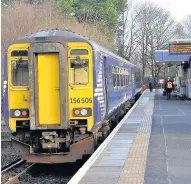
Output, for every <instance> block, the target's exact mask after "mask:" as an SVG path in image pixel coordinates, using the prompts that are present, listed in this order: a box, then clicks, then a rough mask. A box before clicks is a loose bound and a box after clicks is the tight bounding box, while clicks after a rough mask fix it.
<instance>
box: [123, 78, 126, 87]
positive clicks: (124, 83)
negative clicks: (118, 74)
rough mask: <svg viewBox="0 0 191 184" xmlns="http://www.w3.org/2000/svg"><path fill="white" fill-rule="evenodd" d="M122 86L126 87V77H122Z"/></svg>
mask: <svg viewBox="0 0 191 184" xmlns="http://www.w3.org/2000/svg"><path fill="white" fill-rule="evenodd" d="M123 85H124V86H126V77H125V75H123Z"/></svg>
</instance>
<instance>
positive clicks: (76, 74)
mask: <svg viewBox="0 0 191 184" xmlns="http://www.w3.org/2000/svg"><path fill="white" fill-rule="evenodd" d="M88 70H89V67H88V60H87V59H72V60H71V62H70V81H71V83H72V84H75V85H81V84H88V82H89V71H88Z"/></svg>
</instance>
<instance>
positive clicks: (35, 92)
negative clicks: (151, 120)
mask: <svg viewBox="0 0 191 184" xmlns="http://www.w3.org/2000/svg"><path fill="white" fill-rule="evenodd" d="M3 85H4V86H3V114H4V120H5V124H6V126H7V127H8V129H9V131H10V132H11V134H12V139H11V143H12V147H13V148H14V150H15V151H16V153H17V154H19V155H21V156H22V158H23V159H25V160H26V161H27V162H31V163H32V162H33V163H67V162H75V161H76V160H79V159H82V158H83V157H85V156H87V155H91V154H92V153H93V152H94V150H95V149H96V146H97V145H98V143H99V142H100V141H101V140H104V139H105V138H106V137H107V136H108V134H109V133H110V132H111V130H112V129H113V128H114V127H115V126H116V125H117V123H118V122H119V119H120V118H121V117H123V116H124V115H125V113H126V112H127V111H128V110H129V108H130V107H131V106H132V104H133V103H134V102H135V101H136V99H138V98H139V96H140V95H141V93H142V91H143V89H142V83H141V70H140V69H139V68H138V67H136V66H135V65H134V64H132V63H130V62H129V61H127V60H125V59H123V58H121V57H119V56H118V55H116V54H114V53H113V52H111V51H108V50H107V49H105V48H104V47H102V46H100V45H99V44H97V43H95V42H93V41H91V40H89V39H88V38H86V37H84V36H82V35H80V34H77V33H75V32H72V31H69V30H59V29H51V30H43V31H40V32H36V33H32V34H30V35H25V36H24V37H22V38H20V39H17V40H15V41H13V42H12V43H10V44H9V45H8V46H7V48H6V51H5V54H4V83H3Z"/></svg>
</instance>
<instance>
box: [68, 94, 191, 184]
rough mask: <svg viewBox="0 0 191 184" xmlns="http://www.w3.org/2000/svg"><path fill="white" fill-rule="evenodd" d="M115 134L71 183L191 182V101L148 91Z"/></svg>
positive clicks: (155, 183) (165, 183)
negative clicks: (168, 98)
mask: <svg viewBox="0 0 191 184" xmlns="http://www.w3.org/2000/svg"><path fill="white" fill-rule="evenodd" d="M116 128H117V127H116ZM111 134H113V135H110V136H109V137H108V138H107V139H106V140H105V141H104V142H103V145H101V147H102V148H98V150H96V152H95V153H94V154H93V155H92V157H91V158H90V159H89V160H88V161H87V163H86V164H85V165H84V166H83V167H82V168H81V169H80V170H79V171H78V172H77V173H76V175H75V176H74V177H73V178H72V179H71V180H70V182H69V183H68V184H77V183H79V184H98V183H101V184H143V183H145V184H174V183H175V184H187V183H189V184H190V183H191V103H190V102H186V101H180V100H176V99H175V98H173V99H171V100H166V98H165V97H163V96H162V90H155V91H154V92H153V93H150V92H148V91H146V92H144V94H143V95H142V96H141V97H140V99H139V100H138V102H137V103H136V105H135V107H134V108H133V109H132V110H131V112H129V113H128V114H127V115H126V116H125V117H124V119H123V120H122V122H120V125H119V127H118V128H117V129H116V130H115V129H114V133H113V132H112V133H111Z"/></svg>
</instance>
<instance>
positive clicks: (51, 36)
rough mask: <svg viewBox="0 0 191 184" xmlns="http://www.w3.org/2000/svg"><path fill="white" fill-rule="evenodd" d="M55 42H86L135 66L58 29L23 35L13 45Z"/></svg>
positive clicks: (73, 34)
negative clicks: (45, 41)
mask: <svg viewBox="0 0 191 184" xmlns="http://www.w3.org/2000/svg"><path fill="white" fill-rule="evenodd" d="M47 38H48V40H55V41H64V42H88V43H89V44H90V45H91V46H92V47H93V48H94V49H95V50H98V51H100V52H103V53H104V54H106V55H110V56H112V57H115V58H116V59H119V60H121V61H123V62H125V63H128V64H129V65H131V66H135V65H134V64H132V63H130V62H129V61H127V60H126V59H124V58H122V57H120V56H118V55H116V54H114V53H113V52H111V51H108V50H107V49H105V48H104V47H102V46H100V45H99V44H97V43H96V42H94V41H92V40H90V39H88V38H86V37H84V36H82V35H80V34H77V33H75V32H72V31H70V30H59V29H50V30H43V31H40V32H36V33H31V34H30V35H25V36H24V37H22V38H20V39H17V40H15V41H13V42H12V43H11V44H13V43H27V42H29V43H30V42H35V41H38V40H39V41H40V40H43V39H44V40H45V39H47Z"/></svg>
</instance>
